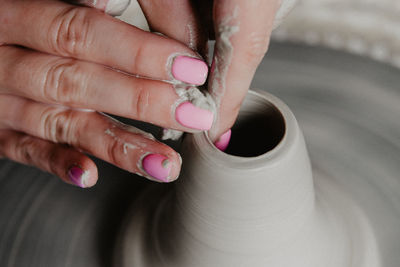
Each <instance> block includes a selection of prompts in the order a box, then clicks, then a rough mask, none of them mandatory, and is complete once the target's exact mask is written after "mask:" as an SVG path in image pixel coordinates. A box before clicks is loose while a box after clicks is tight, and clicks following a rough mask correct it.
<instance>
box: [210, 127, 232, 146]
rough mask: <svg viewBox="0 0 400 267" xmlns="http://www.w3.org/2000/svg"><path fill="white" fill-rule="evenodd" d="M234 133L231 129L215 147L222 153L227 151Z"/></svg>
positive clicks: (221, 137)
mask: <svg viewBox="0 0 400 267" xmlns="http://www.w3.org/2000/svg"><path fill="white" fill-rule="evenodd" d="M231 134H232V131H231V129H229V130H228V131H226V132H225V133H224V134H223V135H221V136H220V138H219V139H218V140H217V141H216V142H215V143H214V145H215V146H216V147H217V148H218V149H219V150H221V151H225V149H226V148H227V147H228V145H229V141H230V140H231Z"/></svg>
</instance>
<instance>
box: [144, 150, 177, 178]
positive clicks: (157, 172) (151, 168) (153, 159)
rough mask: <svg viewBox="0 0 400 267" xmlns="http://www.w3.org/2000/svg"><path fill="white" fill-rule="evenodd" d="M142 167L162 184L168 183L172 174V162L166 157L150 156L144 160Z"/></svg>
mask: <svg viewBox="0 0 400 267" xmlns="http://www.w3.org/2000/svg"><path fill="white" fill-rule="evenodd" d="M142 166H143V169H144V170H145V171H146V172H147V174H149V175H150V176H152V177H154V178H156V179H157V180H159V181H161V182H168V176H169V173H170V172H171V162H170V161H169V160H168V158H167V157H166V156H164V155H160V154H149V155H147V156H146V157H144V158H143V160H142Z"/></svg>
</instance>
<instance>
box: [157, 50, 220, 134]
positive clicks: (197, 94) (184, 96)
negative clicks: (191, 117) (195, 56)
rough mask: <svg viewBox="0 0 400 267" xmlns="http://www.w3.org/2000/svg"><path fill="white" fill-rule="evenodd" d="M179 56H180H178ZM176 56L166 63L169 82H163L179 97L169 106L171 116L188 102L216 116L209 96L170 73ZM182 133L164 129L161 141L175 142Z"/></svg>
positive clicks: (213, 104)
mask: <svg viewBox="0 0 400 267" xmlns="http://www.w3.org/2000/svg"><path fill="white" fill-rule="evenodd" d="M179 55H181V54H179ZM176 56H178V54H173V55H171V57H170V58H169V60H168V62H167V66H166V67H167V71H168V73H170V78H171V80H170V81H164V82H168V83H170V84H171V85H172V86H173V87H174V89H175V92H176V94H177V95H178V96H179V99H178V100H177V101H176V102H175V103H174V105H172V106H171V116H172V117H173V118H175V110H176V108H177V107H178V106H179V105H180V104H181V103H183V102H186V101H190V102H191V103H192V104H193V105H195V106H197V107H199V108H202V109H206V110H210V111H211V112H213V113H214V117H215V114H216V105H215V101H214V99H213V98H212V97H211V95H210V94H209V93H208V92H207V91H204V90H200V88H199V87H196V86H194V85H191V84H187V83H184V82H181V81H178V80H176V79H175V78H174V77H173V76H172V73H171V71H170V70H171V67H172V63H173V61H174V58H175V57H176ZM186 56H191V55H186ZM182 134H183V132H182V131H178V130H173V129H164V130H163V134H162V137H161V138H162V140H166V139H172V140H177V139H179V138H180V137H181V136H182Z"/></svg>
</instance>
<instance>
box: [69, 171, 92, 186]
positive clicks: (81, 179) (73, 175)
mask: <svg viewBox="0 0 400 267" xmlns="http://www.w3.org/2000/svg"><path fill="white" fill-rule="evenodd" d="M68 177H69V179H70V181H71V182H72V183H73V184H75V185H77V186H79V187H81V188H85V187H87V184H86V180H87V178H88V173H87V172H85V171H84V170H82V169H81V168H80V167H78V166H72V167H71V168H70V169H69V170H68Z"/></svg>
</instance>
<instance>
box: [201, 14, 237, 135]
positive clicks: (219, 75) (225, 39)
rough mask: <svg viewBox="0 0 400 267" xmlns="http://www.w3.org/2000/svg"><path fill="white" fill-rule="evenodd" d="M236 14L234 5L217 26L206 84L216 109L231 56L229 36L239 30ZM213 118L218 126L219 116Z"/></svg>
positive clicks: (223, 91)
mask: <svg viewBox="0 0 400 267" xmlns="http://www.w3.org/2000/svg"><path fill="white" fill-rule="evenodd" d="M238 14H239V8H238V7H237V6H236V7H235V9H234V10H233V14H232V15H229V16H227V17H225V18H224V19H223V20H222V21H221V22H220V23H219V24H218V27H217V36H216V38H217V42H216V43H215V47H214V62H213V67H212V69H211V72H210V79H209V86H208V87H209V92H210V94H211V95H212V97H213V98H214V99H215V103H216V107H217V110H218V109H219V107H220V104H221V99H222V97H223V96H224V95H225V91H226V76H227V73H228V70H229V66H230V64H231V61H232V57H233V46H232V43H231V41H230V38H232V36H233V35H234V34H236V33H238V32H239V22H238V19H237V18H238ZM215 120H216V121H215V124H214V125H217V127H218V122H219V118H218V117H216V119H215ZM214 128H215V127H214ZM214 130H215V129H214Z"/></svg>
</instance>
